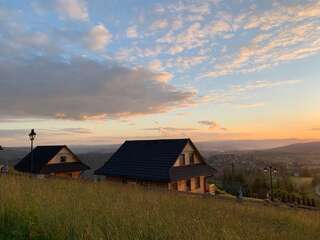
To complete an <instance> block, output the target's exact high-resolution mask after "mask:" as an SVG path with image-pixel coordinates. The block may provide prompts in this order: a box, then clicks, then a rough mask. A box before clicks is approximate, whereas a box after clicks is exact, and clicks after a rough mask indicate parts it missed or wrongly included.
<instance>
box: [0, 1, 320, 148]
mask: <svg viewBox="0 0 320 240" xmlns="http://www.w3.org/2000/svg"><path fill="white" fill-rule="evenodd" d="M319 90H320V1H311V0H310V1H308V0H303V1H298V0H291V1H273V0H259V1H253V0H251V1H249V0H247V1H246V0H230V1H222V0H208V1H204V0H203V1H193V0H189V1H182V0H176V1H172V0H168V1H152V0H123V1H118V0H108V1H105V0H91V1H86V0H47V1H43V0H41V1H40V0H30V1H18V0H10V1H9V0H8V1H3V0H0V145H3V146H24V145H28V144H29V139H28V136H27V134H28V132H29V131H30V129H31V128H35V130H36V132H37V138H36V144H38V145H43V144H115V143H121V142H122V141H124V140H126V139H153V138H186V137H190V138H192V139H193V140H194V141H196V142H200V141H218V140H241V139H286V138H297V139H320V111H319V103H320V94H319V92H320V91H319Z"/></svg>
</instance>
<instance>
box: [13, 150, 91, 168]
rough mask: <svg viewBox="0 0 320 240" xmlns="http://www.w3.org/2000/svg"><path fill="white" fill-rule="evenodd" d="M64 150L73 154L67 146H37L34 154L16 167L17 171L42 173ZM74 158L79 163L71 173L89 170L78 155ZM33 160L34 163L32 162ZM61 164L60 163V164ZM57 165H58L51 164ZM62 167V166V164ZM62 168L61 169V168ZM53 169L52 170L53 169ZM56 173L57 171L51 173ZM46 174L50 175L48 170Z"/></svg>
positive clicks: (26, 157) (33, 151) (29, 154)
mask: <svg viewBox="0 0 320 240" xmlns="http://www.w3.org/2000/svg"><path fill="white" fill-rule="evenodd" d="M63 148H66V149H67V150H68V151H69V152H70V153H71V154H73V152H72V151H71V150H70V149H69V148H68V147H67V146H66V145H55V146H37V147H36V148H35V149H33V150H32V152H30V153H28V155H27V156H25V157H24V158H23V159H22V160H21V161H20V162H18V163H17V164H16V165H15V167H14V168H15V169H16V170H18V171H21V172H32V173H42V169H43V168H46V169H48V167H46V165H47V163H48V162H49V161H50V160H51V159H52V158H53V157H54V156H56V155H57V154H58V153H59V152H60V151H61V150H62V149H63ZM73 156H74V157H75V158H76V159H77V160H78V161H79V163H80V165H79V164H77V165H76V168H73V169H70V167H69V169H70V171H83V170H87V169H89V167H88V166H86V165H85V164H83V163H81V162H80V160H79V159H78V157H77V156H76V155H74V154H73ZM32 160H33V161H32ZM59 164H60V163H59ZM50 165H57V164H50ZM60 165H61V164H60ZM60 168H61V167H60ZM51 169H52V168H51ZM51 172H56V171H51ZM45 173H50V172H48V171H47V170H46V172H45Z"/></svg>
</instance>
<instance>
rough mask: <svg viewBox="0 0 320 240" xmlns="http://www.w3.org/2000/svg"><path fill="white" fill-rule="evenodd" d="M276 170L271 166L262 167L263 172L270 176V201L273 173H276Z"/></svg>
mask: <svg viewBox="0 0 320 240" xmlns="http://www.w3.org/2000/svg"><path fill="white" fill-rule="evenodd" d="M277 172H278V170H277V169H276V168H274V167H272V166H269V167H266V168H264V173H266V174H268V173H269V178H270V194H271V201H273V185H272V183H273V180H272V178H273V174H274V175H275V174H277Z"/></svg>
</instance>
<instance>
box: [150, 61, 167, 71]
mask: <svg viewBox="0 0 320 240" xmlns="http://www.w3.org/2000/svg"><path fill="white" fill-rule="evenodd" d="M148 66H149V69H150V70H152V71H159V70H162V68H163V67H162V63H161V62H160V60H157V59H156V60H153V61H152V62H150V63H149V65H148Z"/></svg>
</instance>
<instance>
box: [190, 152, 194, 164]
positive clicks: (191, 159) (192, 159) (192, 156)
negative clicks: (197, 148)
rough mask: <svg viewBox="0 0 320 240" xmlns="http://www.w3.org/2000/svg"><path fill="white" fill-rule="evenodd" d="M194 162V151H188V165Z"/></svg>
mask: <svg viewBox="0 0 320 240" xmlns="http://www.w3.org/2000/svg"><path fill="white" fill-rule="evenodd" d="M194 163H195V162H194V153H193V152H191V153H190V165H192V164H194Z"/></svg>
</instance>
